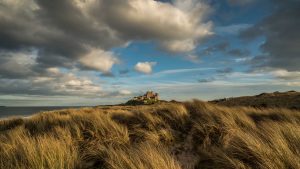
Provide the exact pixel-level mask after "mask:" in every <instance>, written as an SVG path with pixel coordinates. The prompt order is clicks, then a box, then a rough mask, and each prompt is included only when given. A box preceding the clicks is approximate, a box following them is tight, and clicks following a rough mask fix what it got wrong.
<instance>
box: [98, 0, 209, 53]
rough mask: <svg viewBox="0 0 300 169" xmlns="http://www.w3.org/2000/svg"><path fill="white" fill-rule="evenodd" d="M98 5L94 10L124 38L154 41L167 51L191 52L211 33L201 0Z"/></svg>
mask: <svg viewBox="0 0 300 169" xmlns="http://www.w3.org/2000/svg"><path fill="white" fill-rule="evenodd" d="M98 7H99V8H97V7H96V8H95V9H94V13H96V15H97V16H98V17H99V18H102V20H104V22H105V23H106V24H107V25H108V26H109V27H110V28H111V29H113V30H115V31H116V32H117V33H118V34H119V35H120V36H121V37H123V38H124V39H138V40H156V41H158V42H161V46H162V47H163V48H164V49H166V50H168V51H171V52H187V51H191V50H193V49H194V48H195V45H196V44H197V42H199V41H201V40H203V39H204V38H206V37H207V36H209V35H211V34H212V33H211V28H212V23H211V22H206V21H205V18H206V16H207V14H208V13H209V12H210V8H209V6H208V5H206V4H205V3H204V2H203V1H198V0H174V1H173V2H172V3H163V2H160V1H154V0H125V1H122V3H120V1H118V0H102V1H101V3H99V5H98ZM97 11H103V12H102V13H99V12H98V13H97ZM171 18H172V19H171Z"/></svg>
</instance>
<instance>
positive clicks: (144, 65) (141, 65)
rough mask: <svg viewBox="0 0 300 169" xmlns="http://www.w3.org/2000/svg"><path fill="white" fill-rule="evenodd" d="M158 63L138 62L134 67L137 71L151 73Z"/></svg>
mask: <svg viewBox="0 0 300 169" xmlns="http://www.w3.org/2000/svg"><path fill="white" fill-rule="evenodd" d="M155 65H156V62H138V63H137V64H136V65H135V67H134V69H135V70H136V71H137V72H141V73H145V74H150V73H152V67H153V66H155Z"/></svg>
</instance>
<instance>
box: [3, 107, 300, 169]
mask: <svg viewBox="0 0 300 169" xmlns="http://www.w3.org/2000/svg"><path fill="white" fill-rule="evenodd" d="M0 168H7V169H9V168H14V169H21V168H22V169H23V168H24V169H25V168H33V169H41V168H53V169H62V168H66V169H67V168H69V169H71V168H82V169H83V168H110V169H180V168H196V169H198V168H199V169H200V168H203V169H209V168H211V169H213V168H229V169H230V168H232V169H234V168H245V169H247V168H261V169H276V168H278V169H284V168H295V169H298V168H300V112H298V111H295V110H288V109H255V108H245V107H240V108H234V107H232V108H229V107H224V106H218V105H214V104H209V103H204V102H201V101H193V102H187V103H184V104H180V103H162V104H159V105H151V106H102V107H98V108H83V109H80V110H72V109H69V110H61V111H56V112H45V113H40V114H37V115H35V116H33V117H31V118H27V119H21V118H15V119H9V120H4V121H0Z"/></svg>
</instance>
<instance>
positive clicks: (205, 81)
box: [198, 77, 216, 83]
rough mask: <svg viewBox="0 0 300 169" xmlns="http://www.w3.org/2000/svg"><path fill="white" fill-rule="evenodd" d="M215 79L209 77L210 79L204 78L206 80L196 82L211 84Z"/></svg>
mask: <svg viewBox="0 0 300 169" xmlns="http://www.w3.org/2000/svg"><path fill="white" fill-rule="evenodd" d="M215 80H216V79H215V78H214V77H210V78H206V79H199V80H198V82H199V83H209V82H213V81H215Z"/></svg>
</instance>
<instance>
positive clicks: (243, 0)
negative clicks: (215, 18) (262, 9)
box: [227, 0, 256, 6]
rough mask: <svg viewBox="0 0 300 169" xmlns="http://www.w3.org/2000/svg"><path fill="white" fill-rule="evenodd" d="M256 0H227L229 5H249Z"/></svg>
mask: <svg viewBox="0 0 300 169" xmlns="http://www.w3.org/2000/svg"><path fill="white" fill-rule="evenodd" d="M255 1H256V0H227V2H228V3H229V4H230V5H241V6H243V5H249V4H252V3H254V2H255Z"/></svg>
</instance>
